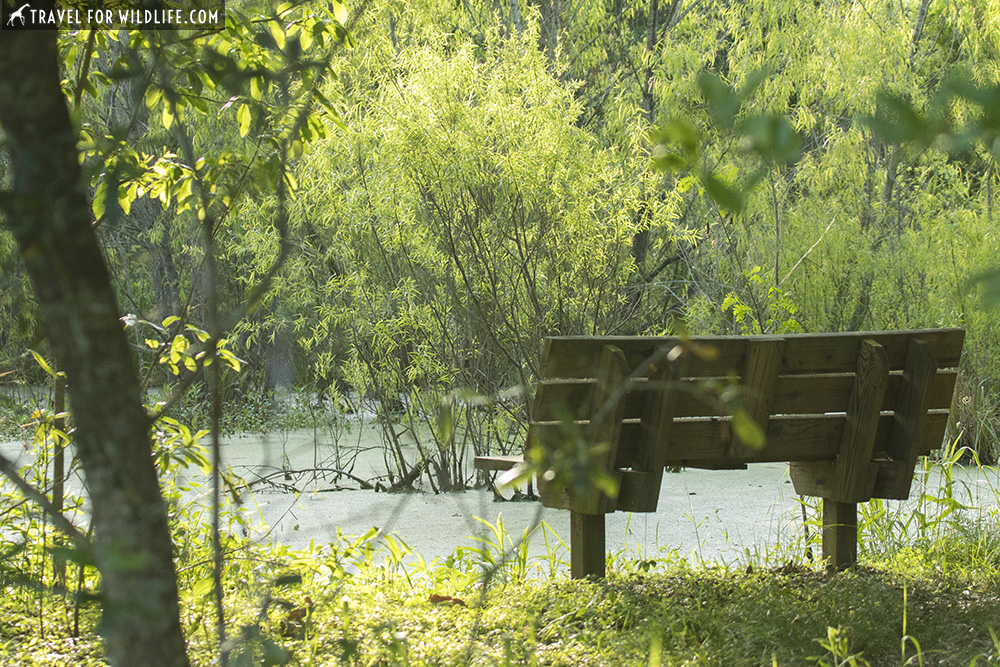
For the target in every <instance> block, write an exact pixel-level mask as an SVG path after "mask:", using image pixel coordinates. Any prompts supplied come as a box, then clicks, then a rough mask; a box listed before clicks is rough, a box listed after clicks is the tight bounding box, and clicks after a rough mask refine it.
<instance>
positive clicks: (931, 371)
mask: <svg viewBox="0 0 1000 667" xmlns="http://www.w3.org/2000/svg"><path fill="white" fill-rule="evenodd" d="M964 338H965V332H964V331H963V330H961V329H929V330H919V331H890V332H859V333H832V334H795V335H782V336H699V337H691V338H687V339H681V338H653V337H616V336H608V337H554V338H548V339H546V341H545V347H544V352H543V356H542V361H541V365H540V372H539V375H540V379H539V382H538V386H537V389H536V392H535V400H534V403H533V408H532V412H531V415H530V426H529V430H528V450H527V451H528V452H529V457H528V458H529V460H533V461H535V462H536V464H537V462H542V465H541V467H538V466H537V465H536V471H537V472H539V473H543V471H544V474H540V476H539V479H538V486H539V493H540V496H541V501H542V503H543V504H544V505H545V506H546V507H553V508H562V509H568V510H570V512H571V529H570V554H571V555H570V560H571V573H572V576H573V577H583V576H603V575H604V567H605V540H604V515H605V514H607V513H609V512H614V511H626V512H652V511H655V510H656V506H657V500H658V496H659V492H660V484H661V481H662V476H663V471H664V468H665V467H667V466H683V467H691V468H709V469H720V468H743V467H745V466H746V464H748V463H756V462H765V461H782V462H788V463H789V464H790V472H791V478H792V482H793V484H794V485H795V491H796V492H797V493H798V494H800V495H805V496H817V497H820V498H822V499H823V557H824V559H826V561H827V564H828V567H831V568H837V569H840V568H844V567H847V566H850V565H852V564H854V563H855V561H856V559H857V534H858V533H857V504H858V503H860V502H865V501H867V500H870V499H872V498H896V499H905V498H907V497H908V495H909V492H910V483H911V481H912V479H913V471H914V466H915V464H916V461H917V458H918V457H919V456H920V455H922V454H928V453H930V452H931V451H932V450H935V449H937V448H939V447H940V446H941V443H942V438H943V435H944V430H945V427H946V424H947V418H948V409H949V408H950V406H951V400H952V394H953V392H954V388H955V380H956V376H957V366H958V363H959V358H960V356H961V352H962V344H963V341H964ZM754 425H756V427H755V426H754ZM759 436H763V437H764V439H763V442H759V440H760V437H759ZM532 448H536V449H532ZM573 452H576V456H577V460H578V461H579V459H580V457H581V456H582V459H583V461H584V464H585V465H587V466H592V467H596V469H599V470H602V471H603V472H604V473H605V474H606V475H609V476H610V478H611V479H613V480H614V482H616V483H617V484H616V485H617V493H616V494H615V493H611V494H608V493H605V492H602V491H601V490H600V489H599V488H597V487H596V486H595V485H593V484H590V485H588V486H586V487H582V486H581V485H580V484H579V483H574V480H572V479H568V478H567V475H566V474H562V473H561V472H560V470H559V469H558V468H559V467H560V465H559V464H557V463H555V462H556V461H559V460H561V461H562V462H563V463H562V466H563V467H565V465H566V463H565V462H566V461H567V460H572V457H573V456H574V454H573ZM580 452H584V453H583V454H582V455H581V454H580ZM567 457H568V458H567ZM518 460H519V459H517V458H513V459H512V458H510V457H507V458H506V459H504V458H502V457H479V458H477V459H476V467H477V468H479V469H481V470H498V469H504V468H511V467H512V466H514V465H515V463H516V462H517V461H518ZM547 466H551V467H547ZM578 467H579V466H578ZM592 469H593V468H592ZM564 472H565V471H563V473H564ZM576 481H577V482H579V475H577V479H576ZM612 485H613V486H614V483H613V484H612Z"/></svg>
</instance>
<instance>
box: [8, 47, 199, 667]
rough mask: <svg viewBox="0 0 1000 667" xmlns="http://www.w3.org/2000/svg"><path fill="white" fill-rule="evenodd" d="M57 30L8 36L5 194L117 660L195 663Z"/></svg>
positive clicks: (112, 657) (109, 649) (109, 650)
mask: <svg viewBox="0 0 1000 667" xmlns="http://www.w3.org/2000/svg"><path fill="white" fill-rule="evenodd" d="M60 78H61V77H60V72H59V64H58V53H57V49H56V33H55V31H40V32H33V31H28V32H20V31H3V32H0V125H2V126H3V129H4V131H5V133H6V136H7V142H8V144H7V145H8V148H9V151H10V158H11V166H12V170H13V173H12V178H11V179H10V182H11V183H12V189H11V191H9V192H6V193H4V194H3V196H2V198H0V205H2V211H3V216H4V220H5V223H6V225H7V226H8V227H9V228H10V229H11V231H12V232H13V234H14V236H15V238H16V239H17V243H18V246H19V249H20V252H21V256H22V258H23V260H24V264H25V267H26V269H27V271H28V275H29V276H30V278H31V282H32V286H33V288H34V291H35V294H36V296H37V299H38V303H39V307H40V309H41V313H42V317H43V319H44V323H45V329H46V332H47V335H48V340H49V343H50V345H51V349H52V353H53V355H54V357H55V360H56V363H57V364H58V367H59V368H61V369H63V370H64V371H65V372H66V376H67V384H68V387H67V389H68V393H69V399H70V404H71V405H72V408H73V419H74V422H75V424H76V438H75V439H76V444H77V451H78V453H79V456H80V460H81V463H82V464H83V469H84V473H85V475H86V478H87V488H88V491H89V494H90V499H91V503H92V507H93V524H94V539H95V550H96V553H97V566H98V569H99V570H100V572H101V587H102V595H103V602H104V621H103V633H104V640H105V648H106V654H107V658H108V660H109V661H110V662H111V664H113V665H122V666H126V665H127V666H131V665H143V666H150V667H160V666H164V667H179V666H184V665H187V664H188V663H187V657H186V655H185V645H184V638H183V635H182V632H181V626H180V621H179V614H178V602H177V580H176V575H175V572H174V568H173V559H172V546H171V541H170V533H169V529H168V526H167V516H166V511H165V510H166V508H165V504H164V502H163V498H162V496H161V495H160V490H159V485H158V482H157V478H156V469H155V466H154V463H153V459H152V456H151V442H150V423H149V418H148V417H147V415H146V412H145V409H144V408H143V405H142V402H141V399H140V391H139V377H138V373H137V370H136V367H135V364H134V361H133V358H132V354H131V353H130V351H129V349H128V344H127V341H126V337H125V332H124V330H123V328H122V323H121V322H120V321H119V310H118V305H117V303H116V299H115V295H114V291H113V289H112V286H111V281H110V278H109V275H108V271H107V267H106V266H105V265H104V262H103V258H102V255H101V251H100V247H99V245H98V242H97V237H96V235H95V234H94V231H93V229H92V227H91V220H90V206H89V197H88V195H87V193H86V187H85V185H84V184H83V183H82V182H81V174H80V166H79V162H78V154H77V150H76V141H77V132H76V130H75V129H74V127H73V125H72V123H71V122H70V118H69V112H68V110H67V105H66V99H65V97H64V95H63V92H62V89H61V87H60Z"/></svg>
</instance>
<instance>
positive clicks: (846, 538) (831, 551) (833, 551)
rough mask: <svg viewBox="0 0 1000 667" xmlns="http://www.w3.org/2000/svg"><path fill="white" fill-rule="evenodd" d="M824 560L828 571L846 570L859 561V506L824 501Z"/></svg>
mask: <svg viewBox="0 0 1000 667" xmlns="http://www.w3.org/2000/svg"><path fill="white" fill-rule="evenodd" d="M823 560H824V561H826V567H827V569H828V570H844V569H847V568H849V567H853V566H854V565H855V564H856V563H857V561H858V506H857V504H856V503H841V502H837V501H835V500H827V499H824V500H823Z"/></svg>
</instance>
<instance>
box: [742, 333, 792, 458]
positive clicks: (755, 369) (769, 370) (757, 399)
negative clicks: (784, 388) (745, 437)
mask: <svg viewBox="0 0 1000 667" xmlns="http://www.w3.org/2000/svg"><path fill="white" fill-rule="evenodd" d="M784 350H785V340H784V339H783V338H777V337H770V336H768V337H757V336H755V337H754V338H753V340H751V341H750V343H749V344H748V345H747V353H746V362H745V364H744V366H743V372H742V374H741V376H740V389H741V394H740V401H741V403H742V407H743V410H745V411H746V413H747V414H748V415H749V416H750V418H751V419H753V421H754V422H755V423H756V424H757V425H758V426H759V427H760V429H761V430H762V431H767V424H768V421H769V420H770V417H771V404H772V403H773V401H774V387H775V385H776V384H777V382H778V371H779V369H780V367H781V355H782V353H783V352H784ZM729 449H730V453H731V454H733V455H736V456H739V455H740V454H751V453H752V452H753V451H754V450H753V448H752V447H749V446H748V445H747V444H746V443H744V442H742V441H741V440H740V438H739V436H738V435H737V434H736V432H735V431H734V432H733V433H732V434H731V435H730V439H729Z"/></svg>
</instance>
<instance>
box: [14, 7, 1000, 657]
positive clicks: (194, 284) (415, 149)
mask: <svg viewBox="0 0 1000 667" xmlns="http://www.w3.org/2000/svg"><path fill="white" fill-rule="evenodd" d="M22 9H23V8H22ZM997 16H1000V11H998V7H997V3H996V2H995V1H994V0H959V1H957V2H952V3H942V2H937V3H933V2H930V0H871V1H869V2H864V3H862V2H852V3H844V2H839V1H837V0H816V1H814V2H801V1H797V0H747V1H745V2H731V1H729V0H670V1H667V0H663V1H660V0H635V1H629V0H502V1H500V0H462V1H461V2H455V1H454V0H411V1H408V2H405V3H400V2H392V1H391V0H367V1H362V2H358V3H355V4H352V5H348V4H345V3H342V2H340V1H339V0H331V1H329V2H326V3H322V4H320V3H311V2H302V1H299V0H293V1H291V2H283V3H281V4H280V5H277V6H275V3H260V2H257V1H256V0H229V2H227V14H226V24H225V27H224V28H223V29H220V30H217V31H204V32H201V31H186V30H183V31H155V30H125V29H122V30H110V29H108V30H61V31H59V33H58V35H53V34H51V33H50V32H47V33H45V35H44V37H39V38H38V40H37V41H34V42H29V41H18V42H14V41H12V40H25V38H23V36H20V37H18V36H14V37H12V36H11V35H12V34H14V31H9V32H8V33H7V34H6V35H3V34H2V33H0V42H2V47H3V48H0V88H2V89H3V91H4V95H2V96H0V121H2V123H3V127H2V130H0V209H2V215H3V219H2V222H3V227H2V229H0V383H2V386H0V440H2V441H3V442H2V443H0V444H2V445H3V447H4V448H5V450H4V452H0V454H2V455H0V465H2V467H3V470H2V471H0V472H2V473H3V474H4V476H5V481H4V482H3V484H2V485H0V587H2V589H3V591H4V595H3V597H2V599H0V611H2V614H0V661H2V662H3V663H4V664H12V665H28V666H30V665H53V664H67V665H99V664H104V661H105V659H107V660H108V661H110V662H112V663H115V664H122V665H133V664H144V663H142V662H141V658H142V657H144V656H139V657H136V656H137V654H138V653H140V646H142V647H157V648H151V649H150V650H149V651H148V654H150V659H152V657H155V658H156V660H155V661H154V662H151V663H150V664H156V665H164V666H168V667H183V666H184V665H187V664H189V663H190V664H193V665H210V664H223V665H226V664H232V665H234V666H243V665H247V666H249V665H261V664H264V665H277V664H299V665H325V664H330V665H340V664H344V665H364V666H365V667H373V666H375V665H468V664H475V665H504V666H506V665H587V664H592V665H618V664H634V665H648V666H650V667H653V666H656V665H684V664H702V663H704V664H718V665H768V664H770V665H801V664H815V665H822V666H825V667H843V666H846V665H864V664H871V665H886V664H892V665H894V664H899V665H924V664H927V665H930V664H941V665H962V666H965V665H970V666H971V665H975V664H995V663H998V662H1000V634H998V633H1000V579H998V577H997V572H998V567H997V566H998V565H1000V538H998V537H997V536H998V535H1000V510H998V503H1000V488H998V486H997V484H998V482H997V481H996V475H997V471H996V468H993V467H990V466H991V465H992V464H994V463H995V462H996V460H997V459H998V458H1000V327H998V326H997V312H998V311H997V310H996V309H995V308H992V309H991V306H996V305H997V303H1000V267H998V264H997V252H996V248H997V234H996V221H995V220H994V217H995V215H996V213H995V211H994V199H995V196H994V191H995V189H996V186H997V184H998V183H997V181H998V175H997V160H998V155H1000V138H998V137H1000V117H998V112H997V110H998V109H1000V67H998V63H1000V22H998V21H997V19H996V17H997ZM43 40H48V41H43ZM10 44H17V45H20V46H22V47H25V48H23V49H18V48H11V47H10ZM29 47H30V48H29ZM23 54H29V55H30V54H35V55H38V58H36V60H38V61H39V62H42V59H43V57H45V58H48V57H49V56H51V59H52V60H53V62H49V63H48V64H49V65H51V67H50V68H49V70H42V69H39V70H37V71H34V70H32V71H31V72H27V73H25V72H24V71H23V70H24V69H25V68H24V67H20V65H21V64H23V63H20V61H18V58H20V57H27V56H26V55H23ZM56 61H57V62H56ZM45 62H48V61H45ZM29 75H30V77H31V78H29ZM19 86H20V87H19ZM10 90H18V91H22V92H24V91H27V92H26V93H25V94H28V93H31V94H34V93H35V92H37V93H38V95H39V99H47V100H49V101H50V102H51V101H52V99H55V101H56V102H58V103H52V104H49V105H48V106H49V107H51V108H46V109H42V108H38V109H33V110H32V111H33V114H27V115H26V112H25V109H26V108H28V107H26V106H24V105H19V104H16V103H13V102H12V100H15V99H18V100H19V98H18V96H17V95H13V94H7V92H6V91H10ZM38 91H41V92H38ZM48 93H51V95H50V96H49V97H45V95H46V94H48ZM18 95H20V93H18ZM49 128H62V130H63V131H62V133H61V134H58V135H57V134H54V133H53V132H49V131H48V130H49ZM47 142H55V145H57V146H58V150H56V149H54V148H52V144H50V143H47ZM59 142H61V143H59ZM36 144H37V145H36ZM73 146H75V149H74V150H67V147H73ZM25 155H27V158H25ZM53 156H54V157H53ZM42 158H45V159H46V160H50V162H48V163H46V162H38V160H41V159H42ZM37 164H50V169H51V171H52V173H45V174H43V176H44V178H39V169H38V168H37ZM66 183H68V185H66V187H65V188H63V189H62V190H60V191H59V192H58V193H54V192H53V191H52V188H53V187H55V186H53V185H52V184H66ZM46 188H48V189H46ZM56 189H58V187H57V188H56ZM61 225H62V226H61ZM67 230H72V232H73V233H72V234H71V233H70V232H68V231H67ZM43 241H44V242H43ZM75 242H80V243H78V245H79V246H80V248H83V247H84V245H86V247H87V248H88V250H87V251H86V252H84V250H80V254H79V256H76V255H75V254H74V253H75V252H76V251H77V250H78V248H76V247H74V246H73V243H75ZM84 242H86V243H84ZM105 266H106V268H107V273H104V268H105ZM53 267H55V268H57V269H59V271H55V270H53ZM82 278H86V280H82ZM91 281H92V282H91ZM74 290H82V291H74ZM81 295H82V296H81ZM88 299H90V300H92V302H91V301H89V300H88ZM61 318H64V319H61ZM74 318H75V319H74ZM59 322H63V323H64V324H66V326H64V327H62V328H60V327H59V326H58V325H59ZM933 327H962V328H964V329H965V330H966V331H967V337H966V340H965V351H964V354H963V358H962V361H961V367H960V369H959V373H958V380H957V387H956V393H955V402H954V405H953V408H952V411H951V423H950V424H949V429H948V433H947V435H946V443H947V444H946V445H945V446H943V447H942V450H941V451H940V452H939V453H938V454H937V455H936V457H935V458H934V459H933V460H924V461H923V462H922V466H923V467H922V468H920V467H919V466H918V470H917V484H916V485H915V489H916V490H915V491H914V495H913V496H912V497H911V500H910V501H908V502H907V503H902V504H900V503H890V502H886V501H880V500H874V501H871V502H869V503H866V504H865V505H864V506H863V507H862V508H861V510H860V511H861V513H860V517H859V520H860V525H861V539H860V541H859V547H860V559H861V565H860V567H858V568H856V569H854V570H851V571H849V572H844V573H839V574H829V573H827V572H825V571H824V569H823V567H822V564H821V563H818V562H816V560H817V559H816V558H815V557H814V554H817V553H819V552H820V546H819V542H818V540H819V539H820V532H821V530H820V528H819V525H820V523H821V522H820V521H819V518H818V512H819V508H818V506H817V505H816V504H814V503H812V502H811V501H808V500H802V506H801V510H802V522H801V523H798V524H797V525H796V526H795V530H794V531H793V532H790V533H789V534H788V535H786V536H784V538H783V541H782V542H781V543H780V544H779V545H778V546H777V547H776V548H775V549H773V550H767V551H766V552H755V551H752V550H748V551H747V552H746V553H745V558H743V559H740V560H739V561H734V562H729V563H718V562H715V561H713V560H712V559H711V558H707V557H706V558H703V557H701V555H699V554H697V553H695V554H694V555H693V556H691V557H690V558H688V556H687V555H681V554H678V553H677V552H676V551H673V550H671V549H670V545H661V548H660V550H659V551H658V552H656V553H651V554H646V555H644V556H643V557H642V558H641V559H634V558H631V557H630V556H628V555H627V554H625V553H624V552H614V551H613V552H612V553H611V554H610V555H609V556H608V560H609V572H610V576H609V578H608V579H607V580H606V581H571V580H569V578H568V576H567V567H566V562H565V561H566V560H567V558H568V553H567V549H566V544H565V541H566V540H568V535H562V536H560V535H556V534H555V532H554V531H552V529H551V528H550V527H549V526H547V525H544V524H543V525H540V526H538V527H537V528H536V529H535V530H534V531H529V532H530V534H526V535H524V536H516V535H509V534H507V532H506V530H505V529H504V527H503V524H502V522H501V521H500V519H499V518H497V519H496V523H493V518H492V517H487V518H485V519H486V520H483V521H482V523H483V524H484V528H485V530H484V532H483V533H482V534H481V535H480V537H479V539H475V540H473V541H471V542H470V546H465V547H461V548H459V549H457V550H456V551H455V552H454V553H453V554H452V555H451V556H450V557H447V558H443V559H439V560H435V561H433V562H426V561H425V560H424V559H423V558H422V557H421V556H420V554H418V553H415V552H414V551H413V550H411V549H410V548H409V547H408V546H407V545H406V544H404V543H402V542H401V541H400V540H399V539H397V538H395V537H393V536H392V535H391V534H390V535H382V534H379V533H378V532H377V531H374V530H373V531H371V532H369V533H367V534H364V535H357V536H343V535H342V536H341V537H340V540H339V542H337V543H334V544H328V545H313V546H312V547H311V548H310V549H308V550H305V551H295V550H292V549H289V548H287V547H282V546H277V547H265V546H261V545H258V544H255V543H254V542H253V540H252V539H250V537H248V535H249V533H250V532H251V531H250V530H249V526H248V525H247V524H246V520H245V518H243V515H242V514H241V513H240V512H238V511H236V510H237V504H238V503H239V502H241V501H242V502H252V501H253V499H254V497H253V494H252V493H251V492H250V489H251V487H252V486H253V483H254V482H255V480H246V479H240V477H239V476H238V475H237V474H236V472H235V471H234V470H232V469H231V468H229V467H228V465H227V462H226V461H225V460H224V459H222V458H221V453H222V448H221V444H220V440H219V438H220V437H221V436H222V435H223V434H241V433H265V432H278V433H287V432H288V431H290V430H293V429H303V428H308V429H312V431H313V433H314V434H320V433H322V434H324V435H323V438H320V436H319V435H316V436H315V439H314V443H315V447H316V449H315V451H316V453H317V458H316V463H315V464H314V467H313V468H311V469H310V470H311V472H313V473H318V472H319V471H320V470H321V469H323V470H324V471H325V472H331V473H332V474H335V475H337V476H338V479H346V480H349V481H350V483H351V484H352V485H357V486H361V487H364V488H369V487H372V488H375V489H376V490H378V491H412V490H427V491H432V492H434V493H444V492H459V491H463V490H466V489H468V488H470V487H473V486H480V487H481V486H483V485H484V484H485V483H486V482H487V480H486V479H484V478H483V477H481V476H479V477H477V473H476V472H475V471H474V469H473V466H472V460H473V458H474V457H475V456H476V455H480V454H510V453H519V452H520V451H521V450H522V449H523V447H524V444H525V436H526V429H527V423H528V418H529V415H530V411H531V409H532V408H531V393H532V392H531V389H532V386H533V385H534V384H535V383H536V382H537V379H538V376H539V373H538V364H539V358H540V352H541V349H542V345H543V341H544V338H545V337H546V336H554V335H612V334H621V335H673V336H685V335H688V334H728V335H744V334H787V333H802V332H805V333H809V332H825V331H864V330H888V329H915V328H933ZM116 336H117V338H116ZM99 343H100V344H99ZM104 343H107V345H103V344H104ZM112 362H117V363H116V364H112ZM106 369H113V370H109V371H108V372H105V370H106ZM80 378H89V380H90V382H80V381H75V380H79V379H80ZM67 397H69V398H67ZM119 427H121V428H119ZM362 427H364V428H374V429H376V430H377V431H378V434H379V440H378V447H377V449H378V453H379V456H380V458H381V466H382V467H381V469H380V470H378V471H377V472H375V473H371V472H370V471H368V472H363V471H360V470H357V469H356V468H355V462H356V461H357V460H358V456H357V454H358V452H360V449H361V447H360V445H357V444H356V445H354V446H353V449H352V447H351V446H347V445H345V446H344V447H343V448H341V443H346V442H347V441H348V440H350V439H351V438H352V437H353V434H355V433H357V432H358V430H359V429H361V428H362ZM147 434H149V435H148V437H147ZM321 441H322V442H323V443H328V442H332V443H333V448H332V449H333V454H332V455H331V456H332V457H333V458H332V459H331V458H330V457H329V456H327V455H328V454H330V452H327V451H322V452H321V448H323V447H327V445H326V444H321ZM15 442H16V443H17V444H23V451H22V450H18V449H17V446H16V445H13V444H12V443H15ZM209 443H210V444H209ZM8 455H9V456H8ZM17 456H20V458H18V459H17V461H18V465H17V466H15V465H14V463H13V460H14V458H15V457H17ZM321 458H322V459H323V461H329V460H334V461H335V464H330V465H329V466H326V464H325V463H322V464H321V462H320V459H321ZM962 464H965V465H967V466H968V467H969V469H973V468H974V469H975V470H976V471H977V473H978V475H979V482H977V484H979V485H980V486H978V487H977V493H975V494H973V493H971V491H970V489H969V488H968V487H966V486H964V485H963V483H961V482H959V481H958V479H959V478H960V476H959V475H957V474H956V471H957V470H958V469H959V468H958V466H960V465H962ZM154 466H155V470H153V469H152V468H153V467H154ZM323 466H326V467H325V468H324V467H323ZM327 468H328V470H327ZM82 470H86V472H85V473H84V472H81V471H82ZM195 471H196V472H197V473H199V474H202V475H204V477H198V478H196V477H195V476H193V474H192V473H193V472H195ZM302 472H303V471H297V470H293V469H292V468H291V464H290V463H289V462H288V461H287V460H282V461H281V469H280V470H279V471H278V472H276V473H275V474H276V475H279V476H280V477H281V481H282V482H288V483H287V484H286V485H285V487H284V488H285V490H296V489H295V487H294V484H293V483H292V482H294V476H295V475H296V474H299V473H302ZM83 478H85V484H86V488H87V493H83V492H81V491H80V490H79V488H76V487H74V486H73V483H72V482H70V483H67V482H66V480H67V479H71V480H80V479H83ZM157 480H159V491H160V492H161V494H158V493H157V484H156V482H157ZM594 480H595V478H594V477H591V478H589V479H588V480H587V481H588V482H593V481H594ZM256 481H261V480H256ZM984 490H985V491H986V492H985V493H983V491H984ZM160 495H162V498H161V497H160ZM194 497H198V500H197V501H195V500H193V498H194ZM970 498H975V499H976V501H975V503H973V501H972V500H970ZM161 500H162V501H163V502H160V501H161ZM101 522H103V523H101ZM100 526H103V529H102V527H100ZM137 531H148V532H137ZM522 537H523V538H524V539H530V540H534V541H535V542H536V544H537V543H538V541H539V540H541V541H543V542H544V544H545V546H546V549H545V552H544V554H543V555H541V556H533V555H529V553H530V552H529V550H528V549H527V547H526V546H525V543H524V542H523V541H522V539H521V538H522ZM171 547H172V549H173V550H172V551H171ZM137 582H153V583H154V584H155V585H156V586H161V588H159V589H157V590H158V591H159V593H160V594H158V595H149V596H148V599H145V598H146V596H147V592H146V590H144V589H143V588H142V586H141V585H140V584H139V583H137ZM175 584H176V586H175ZM164 591H166V593H167V594H163V592H164ZM174 593H178V594H179V596H180V605H179V620H180V626H181V627H180V628H179V629H178V627H177V623H175V622H174V621H175V617H177V616H178V608H177V606H176V605H175V604H174V602H175V600H176V598H177V595H175V594H174ZM150 610H156V611H155V613H156V616H155V618H154V617H153V616H152V614H153V613H154V612H153V611H150ZM140 612H142V613H150V616H149V617H147V619H146V620H150V619H152V620H156V621H157V622H158V624H157V625H154V624H150V623H144V622H137V619H140V618H141V616H140ZM181 631H182V632H181ZM99 637H101V638H103V640H104V641H103V642H102V641H101V640H100V639H99ZM160 639H163V641H158V640H160ZM140 641H141V642H142V644H141V645H140V643H139V642H140ZM161 648H162V652H163V655H159V654H158V653H159V649H161ZM153 652H157V655H156V656H152V655H151V654H152V653H153Z"/></svg>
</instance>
